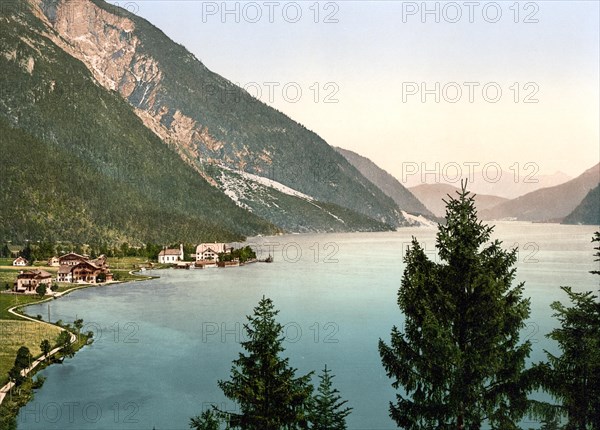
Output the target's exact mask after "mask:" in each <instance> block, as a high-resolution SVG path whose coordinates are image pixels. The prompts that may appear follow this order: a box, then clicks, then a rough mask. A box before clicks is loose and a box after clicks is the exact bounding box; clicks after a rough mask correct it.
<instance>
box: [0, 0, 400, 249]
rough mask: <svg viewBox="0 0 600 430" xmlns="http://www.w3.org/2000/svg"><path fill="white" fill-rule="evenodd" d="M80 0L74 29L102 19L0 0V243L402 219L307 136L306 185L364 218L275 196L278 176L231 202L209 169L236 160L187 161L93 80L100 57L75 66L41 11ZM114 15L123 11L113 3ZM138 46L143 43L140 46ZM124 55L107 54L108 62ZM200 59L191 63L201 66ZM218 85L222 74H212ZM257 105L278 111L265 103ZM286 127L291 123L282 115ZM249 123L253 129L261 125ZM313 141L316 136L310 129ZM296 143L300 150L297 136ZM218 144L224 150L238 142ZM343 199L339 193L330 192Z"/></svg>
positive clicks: (159, 237) (149, 238) (230, 235)
mask: <svg viewBox="0 0 600 430" xmlns="http://www.w3.org/2000/svg"><path fill="white" fill-rule="evenodd" d="M82 4H85V5H87V6H86V8H87V9H86V10H85V12H89V13H90V14H89V15H86V16H85V18H86V19H83V16H79V15H78V19H79V20H76V22H75V23H74V25H79V26H83V27H85V28H87V27H88V26H95V25H100V24H98V20H97V19H96V18H97V17H98V15H100V16H105V15H104V12H102V11H101V9H99V8H98V6H97V5H96V4H95V3H91V2H88V1H85V0H84V1H78V2H70V3H69V6H68V7H69V8H71V7H72V9H67V8H65V9H61V8H60V6H61V5H62V2H56V1H54V2H50V1H42V2H38V1H37V0H36V1H35V2H31V3H30V2H8V3H3V4H2V7H1V8H0V22H1V23H2V24H1V25H0V68H1V70H2V74H1V75H0V91H1V93H0V167H1V170H2V173H3V175H2V177H1V178H0V181H2V188H1V191H0V237H1V238H3V239H5V240H6V239H11V240H16V241H21V242H23V241H25V240H39V239H42V238H45V237H52V238H54V239H55V240H69V241H78V242H98V241H106V242H121V241H128V242H130V243H139V242H160V243H165V242H166V243H170V242H179V241H182V240H185V241H191V242H194V241H207V240H208V241H212V240H239V239H241V238H243V237H244V236H250V235H257V234H275V233H278V232H281V231H282V230H287V231H375V230H376V231H382V230H390V229H392V228H393V227H395V226H397V225H401V224H402V223H403V222H404V220H403V218H402V215H401V212H400V210H399V209H398V208H397V207H396V205H395V203H394V202H393V201H392V200H391V199H389V198H388V197H387V196H385V195H384V194H383V193H381V192H380V191H379V190H377V189H376V187H375V186H373V185H369V184H367V185H366V186H365V185H363V183H367V182H368V181H366V180H365V179H364V178H363V177H362V176H361V175H360V173H359V172H358V171H356V169H354V168H353V167H352V166H350V165H349V164H347V162H345V160H344V159H343V157H341V156H339V155H338V154H337V153H335V151H333V150H332V149H331V148H330V147H329V146H328V145H327V144H325V143H324V142H322V141H320V142H322V143H321V144H319V145H317V146H318V149H317V150H315V151H313V150H312V149H311V148H312V146H314V145H316V144H314V142H312V141H310V140H308V141H307V144H306V151H305V154H304V157H301V159H302V160H301V161H300V162H299V163H298V166H299V167H300V168H301V169H304V168H306V169H307V170H300V172H303V173H304V174H303V178H304V180H306V181H309V180H310V179H312V180H313V181H315V182H318V181H323V180H324V179H325V180H327V181H328V184H329V185H328V186H329V188H330V190H329V191H330V192H331V193H332V194H334V192H333V191H332V190H334V189H336V187H337V188H339V190H340V193H341V192H343V191H346V190H348V193H349V196H351V197H354V198H358V197H360V198H361V199H363V201H364V202H365V205H364V208H363V211H362V212H368V213H369V215H365V214H364V213H362V214H361V213H358V212H357V211H355V210H353V209H349V208H348V207H347V205H346V206H342V205H338V204H336V203H332V202H322V201H320V200H318V199H317V198H315V197H314V196H309V197H310V198H309V200H307V199H305V198H304V197H300V194H301V193H298V195H293V194H292V195H290V194H286V193H281V192H278V188H281V187H282V184H281V183H279V182H277V181H275V180H272V181H270V182H266V183H264V181H263V183H260V182H261V181H258V182H257V181H252V180H250V179H247V183H246V185H247V186H252V187H254V188H255V189H257V190H258V189H259V188H260V190H261V192H263V193H267V194H269V196H270V200H269V199H263V200H260V199H258V200H257V202H258V203H256V204H254V207H250V206H244V205H243V203H242V202H240V201H239V199H238V201H236V200H235V199H234V198H233V195H232V192H231V190H228V189H226V188H225V187H224V186H222V184H221V183H220V182H218V181H216V180H215V179H213V178H212V177H211V176H210V175H208V174H207V173H206V172H207V171H211V169H212V170H216V169H222V170H223V171H227V172H234V171H235V170H236V169H235V168H239V167H240V166H239V165H237V166H234V168H229V167H227V166H225V165H224V164H225V161H223V160H217V159H210V160H208V159H202V160H200V158H202V157H199V158H198V159H192V158H190V154H191V152H190V151H191V149H190V148H187V147H185V146H182V145H181V141H176V140H174V139H170V138H169V136H162V137H161V133H159V132H157V130H156V129H152V128H149V125H152V122H151V121H148V120H147V119H145V117H144V115H146V114H145V113H144V112H143V111H142V110H141V109H140V108H138V107H135V106H133V105H132V104H131V101H130V100H129V99H125V98H123V95H122V93H121V92H118V91H116V90H115V89H110V88H107V87H106V86H104V85H101V84H100V82H99V80H98V74H99V72H98V69H99V68H100V66H98V67H91V66H90V64H91V63H93V64H96V65H97V63H96V60H97V58H95V57H93V56H87V57H85V61H81V59H79V58H77V57H76V56H73V55H72V54H73V53H74V52H75V49H74V47H73V46H72V45H70V44H69V42H67V41H66V40H65V39H64V38H63V37H62V36H61V35H60V34H59V33H58V32H57V30H56V29H55V28H54V27H53V26H52V25H51V23H50V21H49V18H48V16H50V17H52V16H53V13H55V14H57V15H55V16H54V18H57V17H58V16H59V15H60V14H61V13H64V14H67V15H69V16H70V18H71V19H72V17H73V15H72V14H71V13H72V12H73V13H75V12H77V11H79V8H80V7H81V6H82ZM104 6H106V7H108V5H104ZM40 7H42V8H40ZM53 8H54V9H53ZM43 10H45V11H46V13H47V14H48V15H46V14H45V13H43ZM52 10H54V12H52ZM114 12H115V13H116V14H119V13H124V12H122V11H121V10H119V9H116V8H115V9H114ZM95 13H97V14H98V15H96V14H95ZM109 15H110V14H108V15H106V16H109ZM110 16H113V15H110ZM113 17H114V16H113ZM54 22H55V23H56V22H58V21H54ZM61 22H62V21H61ZM66 22H70V21H69V20H68V19H67V20H66ZM104 25H107V26H106V27H105V28H104V30H103V31H100V32H99V33H96V34H95V35H94V38H95V40H97V41H98V43H101V42H102V41H109V42H110V43H112V44H114V46H115V47H117V46H122V47H123V49H125V47H126V46H128V45H127V43H126V42H123V41H122V40H121V39H120V38H123V39H127V38H129V37H130V36H128V35H127V34H128V33H127V31H126V29H124V30H123V29H122V32H121V33H119V34H120V36H119V37H118V38H117V39H116V40H115V39H113V38H112V36H114V34H113V33H112V31H113V30H114V29H115V27H112V26H110V25H108V24H106V23H104V24H102V25H100V26H101V27H102V26H104ZM145 25H147V26H149V24H147V23H146V24H145ZM94 28H95V27H94ZM153 31H154V32H157V31H158V30H156V29H154V30H153ZM154 42H156V43H158V42H162V43H163V44H164V45H165V48H164V52H166V53H168V51H169V49H171V48H172V45H173V43H172V42H171V41H169V40H168V39H166V37H164V35H163V38H162V39H160V40H154ZM120 44H121V45H120ZM136 46H137V47H139V48H140V49H141V44H140V45H139V46H138V45H136ZM178 49H180V50H181V49H183V48H181V47H179V48H178ZM123 52H124V51H123ZM123 52H121V54H122V55H126V53H123ZM79 54H81V55H83V54H82V53H81V52H79ZM121 54H119V53H117V54H115V56H114V58H115V62H118V61H117V60H118V58H120V57H119V55H121ZM146 60H148V57H146ZM148 61H150V60H148ZM190 61H191V60H190ZM194 61H195V60H194ZM142 63H143V62H142ZM142 63H136V64H135V65H132V68H134V69H135V70H136V71H139V70H141V69H143V68H144V67H145V66H143V64H142ZM198 64H199V63H198ZM198 64H196V65H195V67H200V66H199V65H198ZM90 67H91V69H90ZM149 67H150V66H149ZM171 67H172V68H173V70H177V67H176V66H174V65H171ZM207 73H208V72H207ZM100 75H101V74H100ZM215 76H216V75H215ZM136 79H137V78H136ZM215 80H217V81H219V82H222V81H224V79H223V78H220V77H219V78H215ZM142 81H143V80H140V81H139V82H142ZM124 85H125V84H124ZM262 109H263V110H264V111H265V112H268V113H269V114H270V115H272V116H277V117H283V116H282V115H281V114H279V113H278V112H275V111H273V110H272V109H270V108H267V107H266V106H263V108H262ZM207 111H210V109H208V110H207ZM243 114H244V112H233V113H230V115H234V116H236V115H237V116H241V115H243ZM174 118H175V119H174V120H173V121H172V122H171V124H173V123H175V122H177V120H176V118H181V117H180V116H179V114H174ZM217 119H218V118H217V116H216V114H215V119H214V120H215V121H217ZM230 120H231V118H230V117H228V116H227V115H225V114H224V115H223V118H221V120H220V121H221V122H220V124H221V125H220V126H218V127H217V126H215V127H216V129H218V130H221V131H223V130H226V129H227V127H229V122H228V121H230ZM238 120H240V119H239V118H238ZM240 121H241V120H240ZM257 121H258V120H257ZM282 121H283V120H282ZM284 122H285V123H286V125H289V124H295V123H293V122H292V121H291V120H289V119H287V118H286V119H285V121H284ZM177 124H178V125H177V126H174V127H175V132H173V135H172V137H173V136H174V137H177V136H180V135H183V134H185V133H184V132H183V125H182V123H180V122H177ZM250 125H252V126H255V127H257V128H259V129H260V128H261V127H262V128H265V127H266V126H267V125H268V124H267V122H265V124H250ZM240 127H241V126H240ZM294 127H295V131H297V132H298V133H300V135H301V136H300V137H302V138H304V139H306V135H307V134H310V133H309V132H307V131H306V130H304V129H302V128H301V126H299V125H297V124H296V125H294ZM290 128H292V126H290ZM298 130H303V133H304V134H302V133H301V132H300V131H298ZM205 131H206V130H205ZM203 136H204V137H206V136H210V134H206V133H205V134H204V135H203ZM310 136H311V138H314V140H316V141H317V140H318V137H314V136H316V135H314V134H310ZM206 138H207V137H206ZM287 143H288V144H289V142H287ZM295 143H296V146H298V147H299V148H301V147H302V146H303V145H304V144H305V141H300V140H298V141H297V142H295ZM220 145H222V147H221V150H222V152H223V153H227V151H229V150H230V149H231V148H230V147H231V145H234V144H233V143H229V142H222V143H221V144H220ZM319 151H322V152H323V154H322V156H321V155H319V154H320V152H319ZM292 158H293V157H292V156H291V155H289V154H288V158H286V160H289V163H290V164H289V165H285V164H281V163H279V164H275V163H272V165H271V171H270V176H271V177H277V178H279V177H280V176H283V174H282V173H281V171H282V169H287V172H288V174H290V175H296V176H298V174H299V170H298V169H297V168H296V167H297V166H295V165H293V164H291V159H292ZM307 160H308V161H307ZM311 160H312V162H311ZM302 162H304V165H303V164H302ZM231 174H232V175H235V173H231ZM240 174H241V175H243V174H244V172H240ZM325 188H326V187H325ZM321 195H324V193H322V194H321ZM340 199H343V195H340V196H338V200H340ZM349 200H350V199H349ZM261 202H263V203H264V205H263V206H261V205H260V203H261ZM270 221H272V222H270ZM275 224H277V225H275Z"/></svg>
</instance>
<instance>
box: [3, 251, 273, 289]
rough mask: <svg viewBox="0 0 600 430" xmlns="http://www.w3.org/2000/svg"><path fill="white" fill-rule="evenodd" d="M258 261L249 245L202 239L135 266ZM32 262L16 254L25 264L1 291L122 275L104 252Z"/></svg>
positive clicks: (18, 265) (14, 263)
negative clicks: (38, 263) (39, 264)
mask: <svg viewBox="0 0 600 430" xmlns="http://www.w3.org/2000/svg"><path fill="white" fill-rule="evenodd" d="M188 249H189V248H188ZM155 255H156V254H155ZM186 257H187V258H186ZM257 261H259V260H257V258H256V253H255V252H254V251H253V250H252V248H251V247H249V246H245V247H242V248H240V249H235V248H234V247H233V246H230V245H228V244H226V243H218V242H213V243H201V244H200V245H198V246H197V247H196V249H195V252H193V253H188V254H187V255H186V254H185V252H184V245H183V244H180V245H179V247H178V248H168V247H166V246H164V247H163V248H162V249H161V250H160V252H158V256H157V258H156V259H155V260H154V261H150V260H148V261H146V262H145V263H141V264H139V265H138V266H137V267H136V266H134V269H133V270H139V271H142V272H143V271H145V270H147V269H160V268H166V267H172V268H176V269H204V268H213V267H221V268H224V267H238V266H242V265H245V264H250V263H254V262H257ZM261 261H262V262H267V263H270V262H272V258H271V256H269V258H267V259H265V260H261ZM31 264H32V262H29V261H28V260H27V259H26V258H25V257H24V256H22V255H19V256H17V257H16V258H14V259H13V260H12V266H13V267H14V268H15V269H18V268H22V270H19V273H18V274H17V276H16V280H15V281H14V283H13V284H12V286H10V285H9V284H8V283H7V284H6V286H5V290H4V291H2V293H9V294H25V295H34V294H37V295H39V296H45V295H50V296H57V295H60V293H58V290H59V288H60V287H59V283H60V284H61V285H65V284H66V285H94V284H106V283H112V282H116V281H119V279H115V276H114V275H113V272H112V271H111V269H110V267H109V262H108V258H107V257H106V255H104V254H102V255H100V256H98V257H96V258H90V256H88V255H87V254H85V253H83V252H82V253H81V254H80V253H76V252H69V253H67V254H64V255H62V256H60V257H57V256H53V257H51V258H49V259H48V260H47V262H46V265H45V266H43V267H39V268H38V267H36V268H32V269H29V270H26V269H25V268H26V267H31ZM45 269H47V270H45ZM49 270H52V271H53V272H54V271H55V273H54V274H53V273H50V271H49Z"/></svg>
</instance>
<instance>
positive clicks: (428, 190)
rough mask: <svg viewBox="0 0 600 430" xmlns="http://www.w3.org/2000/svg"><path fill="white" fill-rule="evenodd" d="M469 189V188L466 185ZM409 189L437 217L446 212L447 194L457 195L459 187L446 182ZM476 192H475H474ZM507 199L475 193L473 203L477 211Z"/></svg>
mask: <svg viewBox="0 0 600 430" xmlns="http://www.w3.org/2000/svg"><path fill="white" fill-rule="evenodd" d="M468 189H469V190H470V188H469V187H468ZM410 191H411V192H412V193H413V194H414V195H415V196H417V198H418V199H419V200H420V201H422V202H423V203H424V204H425V206H427V207H428V208H429V209H430V210H431V211H432V212H433V213H434V214H435V216H437V217H444V216H445V214H446V203H444V200H446V201H448V195H450V196H452V197H456V196H457V194H456V193H457V192H459V191H460V189H459V188H457V187H455V186H452V185H447V184H422V185H417V186H416V187H412V188H410ZM475 194H476V193H475ZM505 201H508V199H505V198H503V197H498V196H488V195H485V194H476V195H475V205H476V207H477V210H478V211H480V212H481V211H482V210H485V209H489V208H491V207H494V206H496V205H498V204H500V203H502V202H505Z"/></svg>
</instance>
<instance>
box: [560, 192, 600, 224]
mask: <svg viewBox="0 0 600 430" xmlns="http://www.w3.org/2000/svg"><path fill="white" fill-rule="evenodd" d="M563 224H588V225H597V226H600V185H598V186H596V188H594V189H593V190H591V191H590V192H589V193H587V196H585V198H584V199H583V201H582V202H581V203H580V204H579V206H577V207H576V208H575V209H574V210H573V212H571V213H570V214H569V215H567V216H566V217H565V219H564V220H563Z"/></svg>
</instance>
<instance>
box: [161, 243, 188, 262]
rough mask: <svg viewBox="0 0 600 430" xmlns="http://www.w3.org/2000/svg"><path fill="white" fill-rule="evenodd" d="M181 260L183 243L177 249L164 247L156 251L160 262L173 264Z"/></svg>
mask: <svg viewBox="0 0 600 430" xmlns="http://www.w3.org/2000/svg"><path fill="white" fill-rule="evenodd" d="M183 260H184V256H183V244H180V245H179V249H167V248H165V249H163V250H162V251H160V252H159V253H158V262H159V263H161V264H173V263H177V262H178V261H183Z"/></svg>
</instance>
